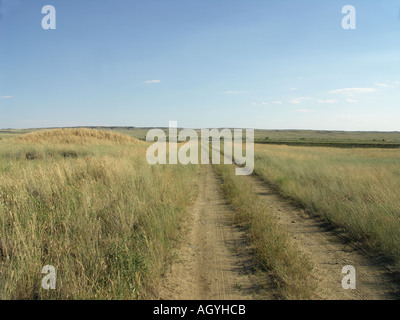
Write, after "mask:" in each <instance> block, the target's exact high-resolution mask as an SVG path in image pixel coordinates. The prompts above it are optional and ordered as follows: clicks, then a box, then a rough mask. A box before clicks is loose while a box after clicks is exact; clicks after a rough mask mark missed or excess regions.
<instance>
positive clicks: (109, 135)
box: [16, 128, 139, 145]
mask: <svg viewBox="0 0 400 320" xmlns="http://www.w3.org/2000/svg"><path fill="white" fill-rule="evenodd" d="M16 139H17V140H18V141H20V142H25V143H42V144H49V143H50V144H75V145H82V144H105V143H107V142H108V143H112V144H121V143H135V142H136V143H137V142H139V140H137V139H135V138H132V137H130V136H128V135H124V134H120V133H117V132H112V131H103V130H95V129H86V128H80V129H50V130H39V131H34V132H31V133H28V134H24V135H21V136H19V137H17V138H16Z"/></svg>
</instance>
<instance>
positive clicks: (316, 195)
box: [255, 146, 400, 268]
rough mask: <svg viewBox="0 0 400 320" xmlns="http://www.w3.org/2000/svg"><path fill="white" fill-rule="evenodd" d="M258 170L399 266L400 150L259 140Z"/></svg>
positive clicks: (279, 186) (267, 178)
mask: <svg viewBox="0 0 400 320" xmlns="http://www.w3.org/2000/svg"><path fill="white" fill-rule="evenodd" d="M255 173H256V174H257V175H259V176H260V177H262V178H263V179H264V180H266V181H268V182H271V183H273V184H274V185H275V186H276V187H277V188H278V190H279V191H280V192H281V193H283V194H284V195H286V196H289V197H291V198H292V199H294V200H295V201H297V202H298V203H299V204H300V205H302V206H303V207H305V208H306V209H308V211H309V212H312V213H316V214H318V215H321V216H322V217H324V218H325V219H326V220H327V221H329V222H330V223H332V224H333V225H335V226H338V227H341V228H344V229H345V230H347V231H348V232H349V234H350V235H351V236H352V237H353V239H354V240H355V241H359V242H360V243H362V244H363V245H366V246H368V247H369V248H370V249H372V250H376V251H379V252H380V253H383V254H384V255H386V256H387V257H390V258H392V259H393V260H394V261H395V262H396V263H397V264H398V265H399V268H400V232H399V231H400V150H398V149H394V150H388V149H333V148H316V147H287V146H257V147H256V156H255Z"/></svg>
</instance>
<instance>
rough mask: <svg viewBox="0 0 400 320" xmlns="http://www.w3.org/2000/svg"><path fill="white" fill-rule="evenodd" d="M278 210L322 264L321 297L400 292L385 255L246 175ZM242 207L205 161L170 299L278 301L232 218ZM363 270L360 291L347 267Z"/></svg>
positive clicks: (167, 290)
mask: <svg viewBox="0 0 400 320" xmlns="http://www.w3.org/2000/svg"><path fill="white" fill-rule="evenodd" d="M243 179H246V180H247V182H249V183H250V185H251V186H252V188H253V190H254V192H256V193H257V194H258V195H259V196H260V197H261V199H262V200H263V201H264V202H265V203H266V204H267V206H268V207H269V208H270V209H271V210H272V211H273V212H274V213H275V214H276V215H277V216H278V218H279V221H280V223H281V224H282V226H283V227H284V228H286V229H287V230H288V232H289V234H290V236H291V238H292V239H293V241H294V242H295V244H297V245H298V247H299V249H300V250H301V251H302V252H303V253H304V254H305V255H307V256H308V257H309V258H310V260H311V262H312V263H313V265H314V272H313V274H314V278H315V279H316V280H315V281H317V283H318V289H317V292H316V298H317V299H329V300H332V299H333V300H342V299H343V300H348V299H356V300H364V299H385V300H386V299H396V298H399V297H400V290H399V281H398V280H395V272H394V271H392V270H391V269H390V267H389V266H388V265H386V263H385V262H384V261H382V260H379V259H378V260H376V259H374V258H372V257H371V256H369V255H368V254H366V253H364V252H361V251H360V250H359V249H357V248H355V247H353V246H352V245H351V244H348V243H347V244H346V242H345V241H343V238H342V237H341V236H340V235H338V234H336V233H334V232H331V231H328V230H327V229H326V228H325V227H324V226H323V224H322V223H321V222H320V221H319V220H318V219H317V218H311V217H309V216H307V215H305V214H304V213H303V212H302V211H301V210H300V209H298V208H296V207H295V206H293V205H292V204H291V203H290V202H288V201H287V200H284V199H283V198H282V197H281V196H279V195H278V194H277V193H276V192H275V191H274V190H273V189H272V188H271V187H270V186H268V185H267V184H266V183H264V182H263V181H261V180H260V179H259V178H257V177H256V176H246V177H243ZM233 214H234V211H233V209H232V208H231V207H230V205H229V202H228V200H227V199H226V198H225V196H224V192H223V190H222V188H221V181H220V180H219V178H218V177H217V175H216V174H215V173H214V170H213V168H212V165H204V166H202V175H201V179H200V185H199V195H198V198H197V200H196V202H195V204H194V205H193V207H192V209H191V211H190V216H189V218H188V221H187V222H186V226H187V227H188V228H189V232H188V233H187V236H186V237H185V240H184V241H183V243H182V245H181V247H180V248H179V249H178V250H177V252H176V254H177V260H176V261H175V262H174V263H173V264H172V266H171V268H170V270H169V271H168V273H167V275H166V277H165V279H164V281H163V283H162V285H161V288H160V293H159V298H160V299H163V300H210V299H218V300H248V299H257V300H259V299H266V300H270V299H275V297H276V290H277V289H276V288H275V286H274V285H273V281H272V279H270V278H269V277H270V276H269V275H267V274H265V275H264V276H263V277H262V279H260V275H257V276H256V275H254V274H253V265H252V260H251V248H250V246H249V244H248V242H247V240H246V235H245V234H244V232H243V231H241V230H240V229H239V228H237V227H235V226H234V225H233V223H232V217H233ZM346 265H352V266H354V267H355V268H356V290H344V289H343V288H342V284H341V282H342V279H343V277H344V274H342V273H341V271H342V268H343V267H344V266H346Z"/></svg>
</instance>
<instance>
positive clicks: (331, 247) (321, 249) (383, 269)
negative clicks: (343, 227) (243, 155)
mask: <svg viewBox="0 0 400 320" xmlns="http://www.w3.org/2000/svg"><path fill="white" fill-rule="evenodd" d="M243 178H244V179H246V180H247V181H248V182H250V184H251V186H252V187H253V190H254V191H255V192H256V193H257V194H258V195H259V196H260V197H261V199H262V201H263V202H264V203H265V204H267V206H268V207H269V209H270V210H271V211H272V212H273V213H274V214H275V215H276V216H277V217H278V218H279V222H280V223H281V224H282V225H283V226H285V227H286V228H287V230H288V232H289V234H290V235H291V238H292V239H293V241H294V242H295V243H296V244H297V245H298V247H299V248H300V250H301V251H302V252H303V253H304V254H306V255H308V256H309V258H310V259H311V261H312V263H313V265H314V267H315V270H314V276H315V277H316V281H317V283H318V292H317V296H318V297H317V298H318V299H329V300H332V299H334V300H390V299H398V298H399V297H400V288H399V278H398V274H397V272H395V271H394V269H393V267H392V266H390V265H389V264H388V263H387V261H385V259H384V258H382V257H381V258H379V257H376V256H375V257H373V256H372V255H371V254H368V253H367V252H364V251H363V250H361V249H360V248H359V247H357V248H356V247H355V246H354V245H353V244H351V243H350V242H349V241H348V240H347V238H346V236H345V235H343V234H340V233H339V232H334V231H329V228H327V226H326V223H324V222H323V221H322V219H321V218H318V217H315V216H314V217H311V216H310V215H307V214H306V213H305V212H304V211H303V210H301V209H299V208H298V207H296V206H294V205H293V204H292V203H291V202H290V201H288V200H287V199H283V197H282V196H280V195H279V194H277V192H276V191H275V190H274V189H273V188H272V186H270V185H268V184H267V183H265V182H264V181H262V180H261V179H260V178H258V177H257V176H254V175H253V176H246V177H243ZM346 265H352V266H353V267H354V268H355V269H356V289H355V290H352V289H348V290H344V289H343V288H342V279H343V277H344V276H345V275H344V274H342V273H341V271H342V268H343V267H344V266H346Z"/></svg>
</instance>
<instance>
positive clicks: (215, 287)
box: [159, 165, 274, 300]
mask: <svg viewBox="0 0 400 320" xmlns="http://www.w3.org/2000/svg"><path fill="white" fill-rule="evenodd" d="M201 171H202V172H201V178H200V183H199V195H198V198H197V200H196V202H195V204H194V206H193V207H192V209H191V210H190V211H191V212H190V216H189V218H188V221H187V222H186V227H188V228H189V232H188V234H187V235H186V237H185V239H184V241H183V243H182V245H181V247H180V248H179V249H178V250H177V252H176V254H177V261H176V262H175V263H173V264H172V266H171V268H170V270H169V271H168V273H167V275H166V278H165V280H164V281H163V283H162V285H161V288H160V292H159V299H162V300H214V299H216V300H252V299H257V300H259V299H273V292H274V287H273V285H272V281H271V280H269V279H268V278H266V276H264V277H263V279H260V278H259V276H257V275H255V274H253V269H254V268H253V265H252V260H251V252H250V251H251V249H250V247H249V245H248V243H247V242H246V236H245V234H244V233H243V231H241V230H240V229H239V228H237V227H235V226H234V225H233V222H232V217H233V214H234V212H233V211H232V210H233V209H232V208H231V207H230V206H229V202H228V201H227V199H226V198H225V197H224V194H223V190H222V189H221V182H220V181H219V179H218V177H217V175H216V174H215V172H214V170H213V168H212V165H202V169H201Z"/></svg>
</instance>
